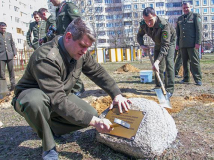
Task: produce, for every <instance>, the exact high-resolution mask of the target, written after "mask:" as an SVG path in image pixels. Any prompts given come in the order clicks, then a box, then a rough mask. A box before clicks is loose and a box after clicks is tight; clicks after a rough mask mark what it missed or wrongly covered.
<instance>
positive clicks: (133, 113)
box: [105, 108, 144, 140]
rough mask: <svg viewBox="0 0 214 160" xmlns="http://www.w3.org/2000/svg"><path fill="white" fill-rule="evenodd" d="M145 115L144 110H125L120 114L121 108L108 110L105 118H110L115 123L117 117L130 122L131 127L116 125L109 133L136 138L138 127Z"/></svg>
mask: <svg viewBox="0 0 214 160" xmlns="http://www.w3.org/2000/svg"><path fill="white" fill-rule="evenodd" d="M143 117H144V112H142V111H137V110H129V111H128V112H124V113H122V114H120V112H119V109H118V108H114V109H112V110H109V111H108V113H107V114H106V117H105V118H107V119H109V120H110V121H111V123H112V124H114V119H115V118H117V119H120V120H122V121H124V122H126V123H128V124H130V128H126V127H123V126H122V125H116V126H115V125H114V126H115V127H114V129H113V130H112V131H111V132H110V133H109V134H110V135H114V136H118V137H123V138H127V139H130V140H134V138H135V135H136V133H137V130H138V127H139V125H140V123H141V121H142V119H143Z"/></svg>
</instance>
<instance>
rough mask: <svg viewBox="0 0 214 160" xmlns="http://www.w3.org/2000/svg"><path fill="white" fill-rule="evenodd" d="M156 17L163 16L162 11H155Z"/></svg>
mask: <svg viewBox="0 0 214 160" xmlns="http://www.w3.org/2000/svg"><path fill="white" fill-rule="evenodd" d="M156 13H157V15H164V11H156Z"/></svg>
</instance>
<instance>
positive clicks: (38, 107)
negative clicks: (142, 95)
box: [12, 18, 130, 160]
mask: <svg viewBox="0 0 214 160" xmlns="http://www.w3.org/2000/svg"><path fill="white" fill-rule="evenodd" d="M94 41H95V32H94V30H93V29H92V26H91V25H90V24H89V23H86V22H85V21H83V20H81V19H80V18H78V19H75V20H74V21H73V22H72V23H71V24H70V25H69V26H68V29H67V30H66V32H65V34H64V36H57V37H55V38H54V39H53V40H52V41H50V42H48V43H45V44H43V45H42V46H41V47H39V48H38V49H37V50H36V51H35V52H34V53H33V55H32V56H31V59H30V62H29V63H28V66H27V68H26V72H25V73H24V75H23V77H22V78H21V79H20V81H19V82H18V84H17V86H16V88H15V92H14V93H15V97H14V98H13V101H12V104H13V106H14V109H15V110H16V111H17V112H18V113H19V114H20V115H22V116H23V117H24V118H25V119H26V121H27V122H28V123H29V125H30V126H31V127H32V128H33V129H34V131H35V132H36V133H37V134H38V136H39V137H40V138H41V139H42V146H43V155H42V157H43V159H44V160H57V159H58V153H57V152H56V148H55V146H56V144H55V141H54V137H53V136H54V135H56V134H57V135H63V134H66V133H70V132H72V131H76V130H79V129H82V128H86V127H88V126H93V127H95V128H96V129H97V131H98V132H102V133H105V132H106V133H108V132H110V131H111V130H112V128H111V122H110V121H109V120H108V119H100V118H98V117H97V111H96V110H95V109H94V108H93V107H92V106H91V105H89V104H88V103H86V102H85V101H83V100H82V99H80V98H79V97H77V96H76V95H75V94H72V93H71V89H72V87H73V86H74V84H75V83H76V80H77V79H78V78H79V77H80V74H81V72H83V73H84V74H85V75H86V76H87V77H89V78H90V79H91V80H92V81H93V82H94V83H95V84H97V85H98V86H99V87H101V88H102V89H103V90H105V91H106V92H107V93H108V94H109V95H110V96H111V98H112V100H113V103H112V105H111V107H110V109H112V108H113V106H114V105H113V104H115V105H117V106H118V108H119V111H120V113H122V112H123V111H128V110H129V109H130V105H129V103H130V101H129V100H127V99H126V98H124V97H123V96H122V95H121V91H120V89H119V88H118V86H117V84H116V83H115V81H114V80H113V79H112V77H110V75H109V74H108V73H107V72H106V70H105V69H104V68H103V67H102V66H101V65H100V64H99V63H97V62H96V61H95V60H94V59H93V57H92V56H91V55H90V53H89V52H87V49H88V48H89V47H91V45H92V44H93V42H94Z"/></svg>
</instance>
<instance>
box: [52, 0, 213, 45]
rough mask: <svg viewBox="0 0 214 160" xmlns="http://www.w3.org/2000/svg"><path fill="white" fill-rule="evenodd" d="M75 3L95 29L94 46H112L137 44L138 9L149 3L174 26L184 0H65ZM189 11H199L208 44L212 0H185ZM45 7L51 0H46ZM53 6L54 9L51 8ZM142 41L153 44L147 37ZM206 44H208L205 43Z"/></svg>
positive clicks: (211, 34)
mask: <svg viewBox="0 0 214 160" xmlns="http://www.w3.org/2000/svg"><path fill="white" fill-rule="evenodd" d="M68 1H71V2H73V3H75V4H76V5H77V6H78V7H79V9H80V11H81V13H82V16H83V17H84V18H85V19H86V20H88V21H90V22H91V24H92V25H93V26H94V28H95V31H96V33H97V42H96V44H95V47H102V48H114V47H128V46H131V45H132V46H138V43H137V40H136V35H137V32H138V29H139V22H140V21H141V20H142V11H143V9H144V8H146V7H153V8H154V9H155V11H156V13H157V15H158V16H161V17H164V18H165V19H168V21H169V22H170V23H172V24H173V25H174V26H175V24H176V22H177V18H178V17H179V16H180V15H182V3H183V2H184V0H68ZM185 2H190V3H191V4H192V11H194V12H197V13H200V14H201V16H202V22H203V45H204V46H206V49H207V47H208V46H209V47H211V45H212V43H213V41H212V40H213V29H214V0H185ZM48 5H49V8H52V7H53V6H52V4H51V3H50V2H49V4H48ZM54 10H55V9H54ZM144 39H145V42H146V44H148V45H153V44H154V43H153V41H152V40H151V39H150V38H149V37H146V36H145V37H144ZM207 44H209V45H207Z"/></svg>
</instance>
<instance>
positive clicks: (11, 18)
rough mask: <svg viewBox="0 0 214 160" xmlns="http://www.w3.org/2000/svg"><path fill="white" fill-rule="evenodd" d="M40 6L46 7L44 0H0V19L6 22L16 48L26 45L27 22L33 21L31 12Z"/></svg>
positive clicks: (22, 47)
mask: <svg viewBox="0 0 214 160" xmlns="http://www.w3.org/2000/svg"><path fill="white" fill-rule="evenodd" d="M41 7H47V1H46V0H45V1H44V0H0V17H1V18H0V21H3V22H5V23H6V24H7V31H8V32H10V33H12V35H13V39H14V41H15V44H16V47H17V49H24V47H26V33H27V31H28V28H29V23H30V22H32V21H34V19H33V16H32V13H33V11H35V10H38V9H39V8H41Z"/></svg>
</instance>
